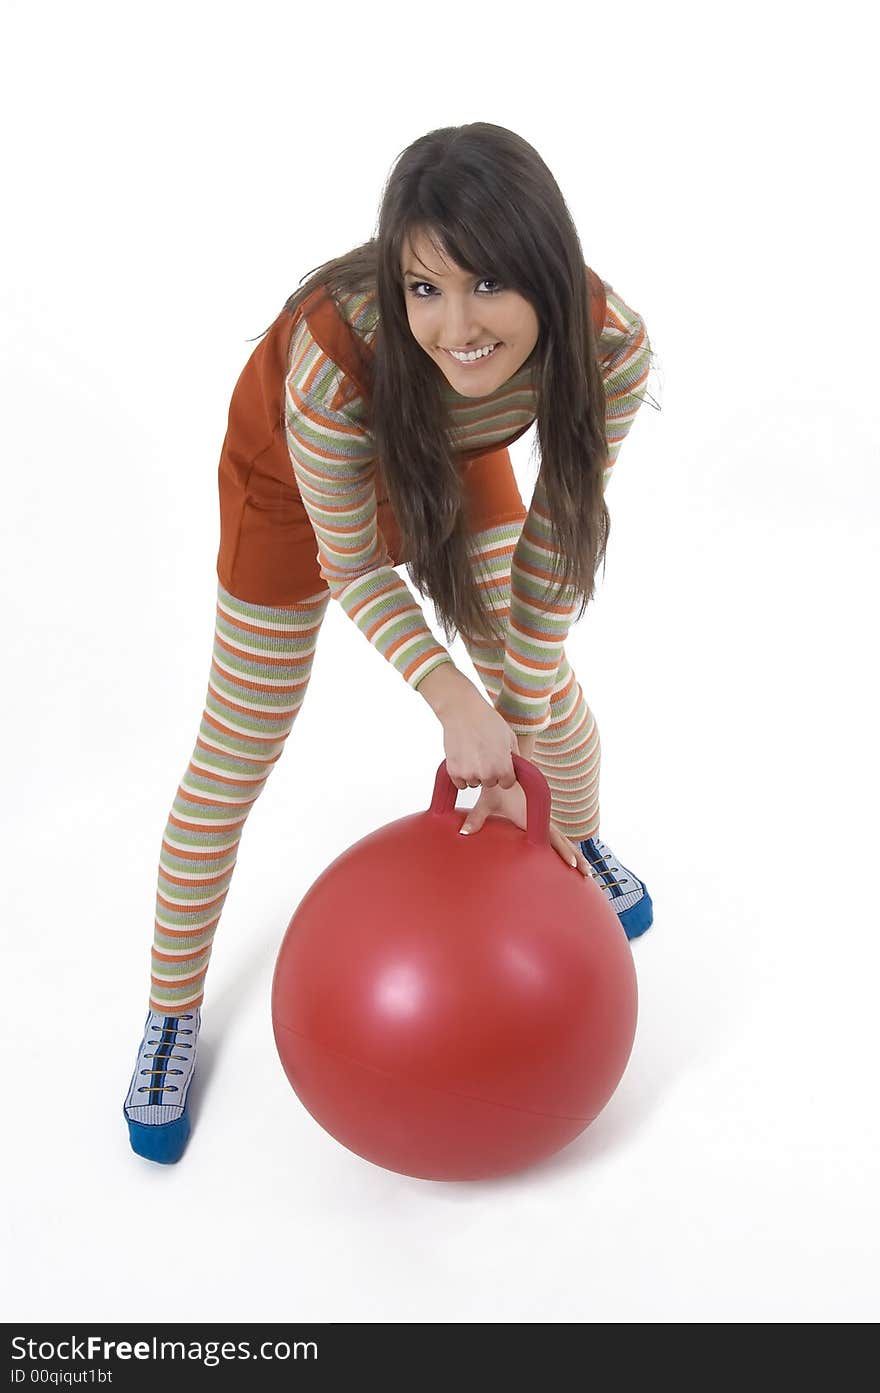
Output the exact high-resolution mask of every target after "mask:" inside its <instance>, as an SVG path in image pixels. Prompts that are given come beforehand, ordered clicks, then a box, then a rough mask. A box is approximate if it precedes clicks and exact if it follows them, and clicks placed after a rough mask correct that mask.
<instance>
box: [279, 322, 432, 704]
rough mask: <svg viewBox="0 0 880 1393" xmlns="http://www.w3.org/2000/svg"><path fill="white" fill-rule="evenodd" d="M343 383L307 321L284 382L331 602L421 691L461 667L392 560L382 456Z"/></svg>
mask: <svg viewBox="0 0 880 1393" xmlns="http://www.w3.org/2000/svg"><path fill="white" fill-rule="evenodd" d="M343 376H344V375H343V373H342V370H341V369H340V368H339V367H338V366H337V365H336V364H335V363H334V362H333V361H332V359H330V358H328V357H327V355H326V354H325V353H324V352H323V350H322V349H321V348H320V346H319V345H318V344H317V343H316V342H315V340H314V338H313V337H312V335H311V332H310V331H309V328H308V323H307V321H306V320H305V319H303V321H302V324H301V325H300V326H298V327H297V328H296V329H295V331H294V335H293V338H292V339H291V360H290V370H289V372H288V374H287V378H286V380H285V408H284V409H285V429H286V435H287V447H288V452H289V454H290V459H291V463H292V466H293V472H294V475H295V476H296V481H297V484H298V486H299V492H300V496H301V498H302V501H303V505H304V507H305V510H306V513H307V514H308V517H309V520H310V522H311V524H312V528H313V529H314V533H315V539H316V542H317V558H318V564H319V566H320V570H321V575H322V577H323V578H324V580H325V581H326V582H327V585H328V587H329V590H330V594H331V595H332V597H333V599H334V600H338V601H339V603H340V605H341V606H342V608H343V609H344V610H345V613H346V614H347V615H348V617H349V618H350V619H352V620H353V621H354V623H355V624H356V625H357V627H358V628H359V629H360V631H361V633H362V634H363V635H364V636H365V638H367V639H368V640H369V642H370V643H371V644H372V645H373V646H374V647H375V648H377V649H378V650H379V652H380V653H381V654H382V656H383V658H385V659H387V661H388V662H389V663H391V665H392V666H393V667H395V668H396V669H397V671H398V672H399V673H400V675H401V677H403V678H404V680H405V681H406V682H408V683H409V685H410V686H411V687H412V688H413V689H416V690H417V689H418V686H419V683H420V682H421V681H422V680H423V679H424V678H425V677H427V675H428V673H429V672H433V670H434V668H436V667H439V666H440V664H441V663H451V662H453V658H452V656H451V655H450V654H449V653H448V652H447V650H446V649H445V648H444V647H443V646H442V645H441V644H439V643H438V642H437V640H436V638H435V637H434V634H433V632H432V631H431V628H430V626H429V625H428V623H427V620H426V619H425V616H424V614H423V612H422V610H421V608H420V607H419V605H418V604H417V603H416V600H415V598H414V596H413V593H412V591H411V590H410V588H409V586H408V585H407V584H406V582H405V581H404V580H403V579H402V578H401V577H400V576H398V575H397V574H396V572H395V570H394V567H393V565H392V562H391V558H390V556H389V555H388V551H387V549H386V546H385V540H384V538H383V536H382V533H381V531H380V529H379V525H378V521H377V503H376V486H375V481H374V461H375V452H374V448H373V441H372V438H371V437H370V435H369V434H368V432H367V430H366V429H365V426H364V424H363V420H362V415H363V402H362V399H361V398H360V397H355V398H353V399H349V400H348V401H346V402H345V404H344V405H341V404H340V402H339V401H334V398H336V397H337V394H339V393H340V388H341V386H342V379H343ZM343 395H344V394H343Z"/></svg>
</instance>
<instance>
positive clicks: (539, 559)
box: [495, 281, 651, 735]
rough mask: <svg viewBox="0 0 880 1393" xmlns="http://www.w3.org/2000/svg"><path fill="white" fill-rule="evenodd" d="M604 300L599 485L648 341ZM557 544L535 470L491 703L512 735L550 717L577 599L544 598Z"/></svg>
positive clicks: (622, 434)
mask: <svg viewBox="0 0 880 1393" xmlns="http://www.w3.org/2000/svg"><path fill="white" fill-rule="evenodd" d="M603 284H604V286H605V290H606V296H607V304H606V310H605V326H604V329H603V331H602V334H601V337H600V339H599V345H598V353H599V365H600V367H601V369H602V379H603V382H604V385H605V399H606V411H605V432H606V438H607V441H608V464H607V466H606V469H605V476H604V487H605V488H607V487H608V480H609V479H610V477H611V473H612V470H613V468H614V465H615V463H616V461H617V456H618V454H619V453H620V447H621V445H622V444H623V442H624V440H625V438H626V436H627V434H628V432H629V429H630V427H631V426H632V423H633V421H634V420H635V416H636V412H637V411H638V408H639V405H640V403H641V401H642V400H643V393H644V388H645V384H646V383H647V380H648V376H649V372H650V366H651V344H650V341H649V339H648V335H647V331H646V329H645V325H644V322H643V320H642V318H641V316H640V315H638V314H637V313H636V312H635V310H632V309H630V307H629V306H628V305H627V304H626V303H625V302H624V301H623V300H622V299H621V298H620V296H619V295H618V294H617V293H616V292H615V291H614V290H613V289H612V288H611V286H610V285H609V284H608V282H607V281H603ZM557 554H558V553H557V551H556V548H555V546H554V543H553V536H552V530H551V526H550V513H549V510H548V505H547V497H546V493H545V490H544V487H543V483H542V480H541V476H540V473H539V475H538V480H537V483H536V485H535V490H534V494H533V496H532V501H531V506H530V508H529V511H528V515H527V517H526V520H525V522H524V524H523V529H522V532H521V534H520V537H519V539H518V541H517V544H516V547H515V549H514V553H513V561H512V564H511V575H510V613H509V616H508V621H507V642H506V645H505V651H504V667H503V671H502V679H501V688H500V690H499V693H498V697H497V699H496V702H495V707H496V710H498V711H499V712H500V713H501V715H502V716H503V717H504V718H505V720H506V721H507V723H508V724H509V725H510V727H511V728H512V729H513V730H514V731H515V732H516V733H517V735H528V734H540V733H541V731H543V730H544V729H545V728H546V726H547V725H548V723H549V720H550V696H551V693H552V691H553V688H554V687H555V685H556V674H557V672H558V670H559V664H560V662H561V660H562V652H563V648H564V645H565V640H566V638H567V636H568V631H569V629H570V627H571V622H572V619H573V617H574V614H575V611H576V610H577V609H578V608H579V602H578V601H577V597H576V596H575V593H574V590H573V589H572V588H571V587H569V589H568V590H567V591H564V592H563V594H562V596H561V602H560V603H558V604H555V605H553V604H551V603H550V602H549V601H548V600H546V599H545V598H544V594H543V592H544V590H545V589H546V587H547V586H548V584H549V586H550V589H551V592H553V593H555V590H556V588H557V584H556V582H555V581H554V580H553V569H554V560H555V558H556V556H557Z"/></svg>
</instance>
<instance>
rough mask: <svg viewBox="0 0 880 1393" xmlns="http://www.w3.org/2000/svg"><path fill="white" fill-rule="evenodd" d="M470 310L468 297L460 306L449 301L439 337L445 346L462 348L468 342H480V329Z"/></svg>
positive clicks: (470, 302) (470, 305) (470, 304)
mask: <svg viewBox="0 0 880 1393" xmlns="http://www.w3.org/2000/svg"><path fill="white" fill-rule="evenodd" d="M472 310H473V303H472V301H471V300H470V299H468V300H467V301H466V302H465V303H464V304H462V305H461V306H460V307H459V306H457V305H455V304H452V303H451V302H449V307H448V308H447V312H446V318H445V322H444V325H443V338H442V339H441V343H442V344H443V345H444V346H445V347H446V348H464V347H465V345H466V344H469V343H482V341H483V340H482V339H481V337H480V334H481V332H482V330H481V329H480V328H479V327H478V326H477V325H476V324H475V322H474V319H473V313H472Z"/></svg>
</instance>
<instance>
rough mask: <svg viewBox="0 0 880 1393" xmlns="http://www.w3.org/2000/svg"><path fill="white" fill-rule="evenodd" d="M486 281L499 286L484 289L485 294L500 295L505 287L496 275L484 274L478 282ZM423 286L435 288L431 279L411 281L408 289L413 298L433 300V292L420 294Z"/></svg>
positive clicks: (482, 283) (430, 288)
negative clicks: (494, 288) (496, 278)
mask: <svg viewBox="0 0 880 1393" xmlns="http://www.w3.org/2000/svg"><path fill="white" fill-rule="evenodd" d="M486 281H488V282H489V283H490V285H494V286H497V287H498V288H497V289H496V290H484V291H483V294H484V295H498V294H499V293H500V292H501V290H502V288H503V287H502V285H501V282H500V281H497V280H495V278H494V276H483V278H482V280H480V281H479V282H478V284H480V285H484V284H485V283H486ZM422 286H426V287H427V289H428V290H429V291H433V289H434V287H433V286H432V285H431V282H430V281H410V283H409V286H408V287H407V289H408V290H409V293H410V295H412V297H413V299H415V300H432V299H433V298H434V297H433V295H431V294H429V295H420V294H419V289H420V288H421V287H422Z"/></svg>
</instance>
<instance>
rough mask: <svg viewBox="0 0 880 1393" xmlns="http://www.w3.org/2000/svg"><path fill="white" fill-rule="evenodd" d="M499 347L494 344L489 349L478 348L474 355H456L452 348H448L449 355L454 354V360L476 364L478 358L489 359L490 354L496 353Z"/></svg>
mask: <svg viewBox="0 0 880 1393" xmlns="http://www.w3.org/2000/svg"><path fill="white" fill-rule="evenodd" d="M497 347H498V345H497V344H492V345H491V347H489V348H478V349H476V350H475V352H473V353H455V352H453V350H452V349H451V348H447V350H446V351H447V353H452V356H453V358H455V360H456V362H459V363H475V362H476V361H477V359H478V358H488V356H489V354H490V353H494V352H495V349H496V348H497Z"/></svg>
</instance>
